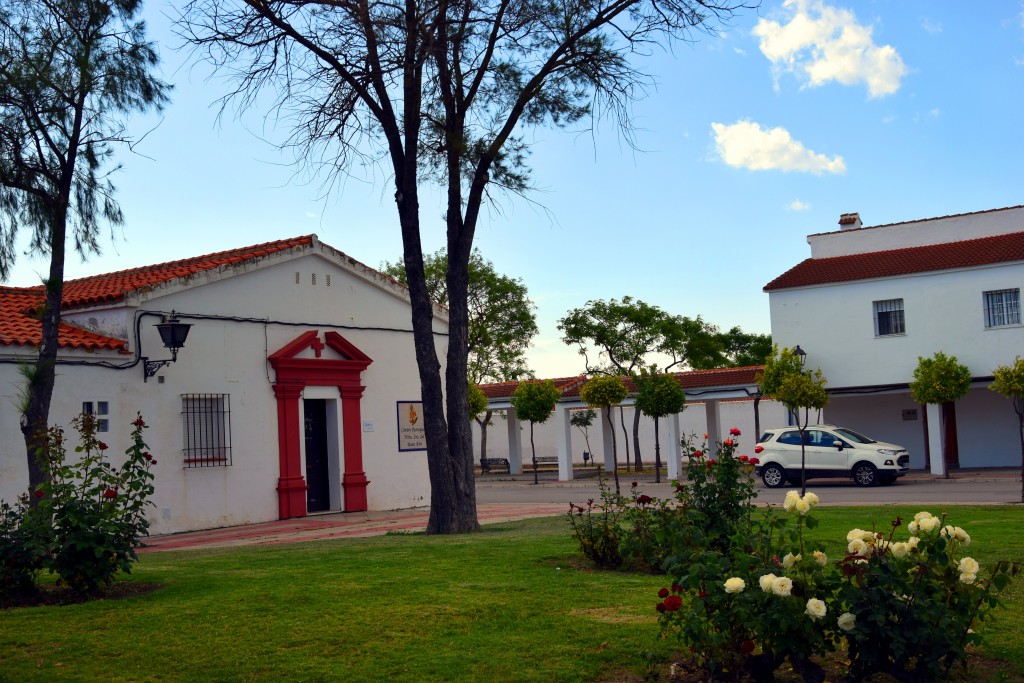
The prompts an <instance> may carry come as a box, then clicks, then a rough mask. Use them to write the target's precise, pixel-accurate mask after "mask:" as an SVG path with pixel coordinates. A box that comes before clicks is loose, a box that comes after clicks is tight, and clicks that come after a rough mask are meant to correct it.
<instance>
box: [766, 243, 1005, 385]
mask: <svg viewBox="0 0 1024 683" xmlns="http://www.w3.org/2000/svg"><path fill="white" fill-rule="evenodd" d="M1022 283H1024V264H1020V263H1011V264H999V265H994V266H989V267H984V268H976V269H971V270H957V271H941V272H934V273H922V274H918V275H913V276H906V277H894V278H888V279H884V280H883V279H880V280H867V281H859V282H847V283H839V284H833V285H824V286H817V287H802V288H797V289H786V290H781V291H775V292H770V293H769V306H770V309H771V324H772V339H773V340H774V341H775V342H776V343H778V344H779V345H780V346H788V347H792V346H795V345H796V344H799V345H800V347H801V348H802V349H803V350H804V351H806V352H807V366H808V367H810V368H813V367H820V368H821V369H822V371H823V372H824V373H825V377H826V378H827V379H828V384H829V387H833V388H834V387H849V386H864V385H876V384H894V383H905V382H909V381H910V380H911V379H913V372H914V368H915V367H916V366H917V359H918V357H919V356H931V355H932V354H934V353H935V352H936V351H943V352H944V353H946V354H948V355H949V354H951V355H955V356H956V357H957V358H958V359H959V360H960V362H961V363H964V364H966V365H967V366H968V367H969V368H970V369H971V374H972V375H973V376H988V375H991V374H992V370H993V369H994V368H995V367H996V366H997V365H1000V364H1006V363H1011V362H1012V361H1013V359H1014V357H1015V356H1016V355H1018V354H1020V353H1022V349H1024V327H1022V326H1020V325H1017V326H1008V327H999V328H993V329H985V314H984V302H983V292H986V291H991V290H999V289H1008V288H1019V287H1020V286H1021V284H1022ZM885 299H903V307H904V317H905V321H906V334H904V335H894V336H886V337H876V336H875V327H874V309H873V302H874V301H881V300H885Z"/></svg>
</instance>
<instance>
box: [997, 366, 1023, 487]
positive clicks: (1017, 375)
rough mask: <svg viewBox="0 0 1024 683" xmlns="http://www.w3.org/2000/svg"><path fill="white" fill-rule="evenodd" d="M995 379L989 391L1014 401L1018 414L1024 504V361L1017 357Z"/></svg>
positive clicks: (1000, 368)
mask: <svg viewBox="0 0 1024 683" xmlns="http://www.w3.org/2000/svg"><path fill="white" fill-rule="evenodd" d="M992 374H993V376H994V377H995V379H994V380H993V381H992V385H991V386H989V389H991V390H992V391H995V392H997V393H1000V394H1002V395H1003V396H1005V397H1006V398H1008V399H1010V400H1011V401H1013V410H1014V412H1016V413H1017V432H1018V433H1019V434H1020V473H1021V491H1020V502H1022V503H1024V359H1021V357H1020V356H1017V357H1016V358H1015V359H1014V361H1013V365H1000V366H999V367H997V368H996V369H995V370H994V371H993V372H992Z"/></svg>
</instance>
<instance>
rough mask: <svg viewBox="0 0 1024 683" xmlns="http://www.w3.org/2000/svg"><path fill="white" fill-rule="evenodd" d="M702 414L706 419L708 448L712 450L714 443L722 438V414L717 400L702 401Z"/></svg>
mask: <svg viewBox="0 0 1024 683" xmlns="http://www.w3.org/2000/svg"><path fill="white" fill-rule="evenodd" d="M704 415H705V416H706V419H707V427H706V429H707V431H708V449H709V450H711V451H712V452H714V449H715V444H717V443H718V442H719V441H721V440H722V436H721V435H722V415H721V411H719V409H718V401H717V400H714V399H712V400H710V401H705V402H704Z"/></svg>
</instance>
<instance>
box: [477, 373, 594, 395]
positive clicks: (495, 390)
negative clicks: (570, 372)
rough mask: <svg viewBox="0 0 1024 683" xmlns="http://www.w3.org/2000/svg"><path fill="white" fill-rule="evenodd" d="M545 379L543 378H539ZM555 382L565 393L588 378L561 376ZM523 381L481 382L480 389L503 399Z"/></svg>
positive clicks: (513, 391)
mask: <svg viewBox="0 0 1024 683" xmlns="http://www.w3.org/2000/svg"><path fill="white" fill-rule="evenodd" d="M533 381H538V380H523V382H533ZM539 381H543V380H539ZM551 381H553V382H554V383H555V388H557V389H559V390H560V391H561V392H562V395H563V396H564V395H565V392H566V391H567V390H568V389H571V388H572V387H573V386H574V385H579V384H583V383H584V382H585V381H586V379H585V378H584V377H559V378H558V379H553V380H551ZM523 382H495V383H493V384H481V385H480V390H481V391H483V392H484V396H486V397H487V398H488V399H503V398H511V397H512V394H514V393H516V389H517V388H519V385H520V384H522V383H523Z"/></svg>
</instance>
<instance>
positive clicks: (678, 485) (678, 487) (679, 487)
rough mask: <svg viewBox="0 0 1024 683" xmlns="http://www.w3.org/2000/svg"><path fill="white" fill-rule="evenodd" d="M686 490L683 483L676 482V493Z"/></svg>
mask: <svg viewBox="0 0 1024 683" xmlns="http://www.w3.org/2000/svg"><path fill="white" fill-rule="evenodd" d="M685 490H686V486H685V485H683V484H676V493H682V492H683V491H685Z"/></svg>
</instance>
